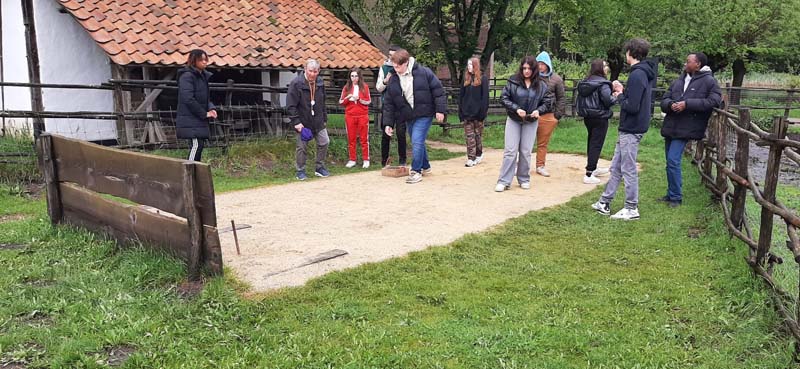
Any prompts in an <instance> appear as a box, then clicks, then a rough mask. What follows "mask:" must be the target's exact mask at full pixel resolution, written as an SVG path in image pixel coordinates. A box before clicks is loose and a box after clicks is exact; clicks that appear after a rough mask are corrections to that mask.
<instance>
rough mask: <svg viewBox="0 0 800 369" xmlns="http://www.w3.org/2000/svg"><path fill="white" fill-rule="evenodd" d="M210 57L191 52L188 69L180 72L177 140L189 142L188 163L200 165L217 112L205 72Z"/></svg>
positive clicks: (207, 74) (182, 69)
mask: <svg viewBox="0 0 800 369" xmlns="http://www.w3.org/2000/svg"><path fill="white" fill-rule="evenodd" d="M206 66H208V54H206V52H205V51H203V50H200V49H195V50H192V51H190V52H189V58H188V60H187V62H186V67H184V68H181V69H180V70H178V113H177V116H176V117H175V125H176V128H177V132H176V134H177V136H178V138H185V139H189V140H190V143H189V146H190V149H189V160H194V161H200V155H201V154H202V153H203V142H204V141H205V140H206V139H207V138H208V137H209V136H210V135H211V132H210V130H209V129H208V118H216V117H217V111H216V107H215V106H214V104H212V103H211V100H210V99H209V88H208V79H209V78H211V72H208V71H206Z"/></svg>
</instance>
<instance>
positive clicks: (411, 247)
mask: <svg viewBox="0 0 800 369" xmlns="http://www.w3.org/2000/svg"><path fill="white" fill-rule="evenodd" d="M431 146H433V147H444V148H448V149H450V150H458V151H461V152H464V150H465V149H464V147H463V146H457V145H444V144H432V145H431ZM502 154H503V153H502V151H501V150H487V151H486V152H485V153H484V160H483V162H482V163H481V164H479V165H478V166H475V167H472V168H466V167H464V161H465V160H466V157H459V158H455V159H450V160H446V161H436V162H432V163H431V164H432V169H433V172H432V173H431V174H429V175H426V176H425V177H424V179H423V181H422V182H420V183H416V184H406V183H405V178H390V177H383V176H381V175H380V173H379V172H378V171H369V172H367V171H361V170H360V169H356V168H359V167H358V166H357V167H356V168H354V169H353V174H349V175H337V176H331V177H329V178H324V179H317V180H310V181H306V182H296V183H291V184H286V185H280V186H269V187H262V188H256V189H250V190H244V191H236V192H231V193H225V194H221V195H218V196H217V199H216V206H217V217H218V224H220V227H224V226H225V225H230V221H231V219H233V220H235V222H236V224H237V225H242V224H247V225H250V226H252V228H248V229H241V230H239V231H238V232H237V233H238V239H239V244H240V249H241V255H237V254H236V248H235V244H234V238H233V233H232V232H223V233H220V242H221V243H222V253H223V260H224V263H225V265H226V266H228V267H230V268H232V270H233V272H234V273H235V274H236V276H237V277H238V278H239V279H241V280H242V281H244V282H246V283H248V284H249V285H251V286H252V288H253V290H254V291H268V290H272V289H277V288H281V287H287V286H298V285H302V284H304V283H305V282H306V281H308V280H309V279H312V278H315V277H319V276H322V275H324V274H326V273H328V272H331V271H335V270H341V269H346V268H351V267H355V266H357V265H360V264H364V263H370V262H377V261H381V260H386V259H389V258H394V257H398V256H403V255H405V254H407V253H409V252H412V251H417V250H423V249H425V248H428V247H431V246H436V245H445V244H448V243H450V242H452V241H454V240H456V239H457V238H459V237H461V236H463V235H464V234H467V233H474V232H480V231H483V230H486V229H488V228H491V227H492V226H495V225H497V224H500V223H502V222H504V221H506V220H508V219H510V218H514V217H517V216H520V215H523V214H525V213H527V212H529V211H533V210H539V209H542V208H546V207H550V206H553V205H557V204H561V203H564V202H567V201H568V200H569V199H571V198H572V197H574V196H577V195H580V194H583V193H586V192H588V191H591V190H592V189H594V188H596V186H595V185H586V184H583V182H582V178H583V171H584V169H583V168H584V166H585V165H586V159H585V157H583V156H577V155H565V154H549V155H548V158H547V160H548V163H547V167H548V169H549V171H550V173H551V174H552V176H551V177H549V178H545V177H541V176H539V175H533V176H532V182H531V183H532V189H530V190H523V189H521V188H520V187H519V185H518V184H517V183H516V182H515V183H514V184H513V185H512V187H511V189H510V190H508V191H505V192H502V193H496V192H494V186H495V184H496V182H497V176H498V173H499V170H500V162H501V159H502ZM534 156H535V154H534ZM359 164H360V163H359ZM312 165H313V164H312ZM608 165H609V163H608V162H607V161H601V163H600V166H605V167H608ZM602 179H603V183H601V184H600V185H603V184H604V183H605V180H606V178H602ZM600 185H597V186H600ZM586 206H587V209H588V206H589V204H588V203H587V204H586ZM331 250H344V251H346V252H347V254H346V255H344V256H339V257H335V258H333V259H329V260H326V261H322V262H318V263H313V264H309V265H305V266H300V265H302V264H305V263H307V262H308V261H309V260H311V259H313V258H315V257H316V256H318V255H320V254H324V253H326V252H329V251H331ZM298 266H300V267H298Z"/></svg>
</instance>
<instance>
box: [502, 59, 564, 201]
mask: <svg viewBox="0 0 800 369" xmlns="http://www.w3.org/2000/svg"><path fill="white" fill-rule="evenodd" d="M551 99H552V98H551V97H550V95H549V94H547V84H546V83H544V81H542V78H541V76H539V73H536V59H535V58H534V57H533V56H530V55H529V56H526V57H524V58H522V61H521V62H520V63H519V70H518V71H517V73H516V74H515V75H513V76H511V77H510V78H509V79H508V82H507V83H506V87H505V88H503V94H502V95H501V97H500V100H501V101H502V102H503V106H505V108H506V111H507V113H508V118H506V130H505V148H504V150H503V164H502V166H501V167H500V177H499V178H498V179H497V186H495V188H494V190H495V191H497V192H503V191H505V190H507V189H509V188H510V187H511V181H512V179H513V178H514V173H515V169H516V175H517V182H519V185H520V187H522V189H524V190H527V189H530V188H531V151H532V150H533V142H534V140H536V129H537V127H538V126H539V116H540V115H542V114H544V113H547V112H549V111H550V105H551Z"/></svg>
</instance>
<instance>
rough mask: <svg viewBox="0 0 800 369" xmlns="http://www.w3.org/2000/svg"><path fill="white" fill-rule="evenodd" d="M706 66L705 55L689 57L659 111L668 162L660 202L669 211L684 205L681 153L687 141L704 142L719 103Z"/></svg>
mask: <svg viewBox="0 0 800 369" xmlns="http://www.w3.org/2000/svg"><path fill="white" fill-rule="evenodd" d="M706 64H708V57H706V55H705V54H703V53H692V54H689V56H687V57H686V65H685V66H684V72H683V73H682V74H681V76H680V77H678V79H677V80H675V81H674V82H672V84H671V85H670V86H669V90H667V92H666V93H665V94H664V98H663V99H662V100H661V111H662V112H664V113H665V114H666V116H665V117H664V126H663V127H662V128H661V136H663V137H664V154H665V156H666V159H667V168H666V170H667V195H666V196H664V197H662V198H660V199H659V200H661V201H665V202H667V203H668V204H669V206H670V207H677V206H679V205H680V204H681V203H682V202H683V192H682V190H681V186H682V184H683V183H682V182H683V181H682V173H681V157H682V154H683V149H684V148H685V147H686V143H687V142H688V141H689V140H702V139H703V137H704V136H705V134H706V127H708V118H710V117H711V113H712V112H714V108H716V107H718V106H719V105H720V103H721V102H722V91H721V90H720V88H719V84H718V83H717V80H716V79H714V76H713V75H712V74H711V68H709V67H708V66H707V65H706Z"/></svg>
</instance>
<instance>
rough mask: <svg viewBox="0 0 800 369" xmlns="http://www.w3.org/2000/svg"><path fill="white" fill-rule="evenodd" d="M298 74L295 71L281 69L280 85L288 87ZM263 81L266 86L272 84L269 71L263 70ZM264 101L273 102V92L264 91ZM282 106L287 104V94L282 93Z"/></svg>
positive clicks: (279, 75)
mask: <svg viewBox="0 0 800 369" xmlns="http://www.w3.org/2000/svg"><path fill="white" fill-rule="evenodd" d="M296 75H297V74H296V73H295V72H290V71H280V73H279V74H278V87H286V86H287V85H289V82H291V81H292V80H293V79H294V77H295V76H296ZM261 81H262V83H263V84H264V86H271V81H270V78H269V71H263V72H261ZM264 101H270V102H272V94H269V93H264ZM280 106H286V94H280Z"/></svg>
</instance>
